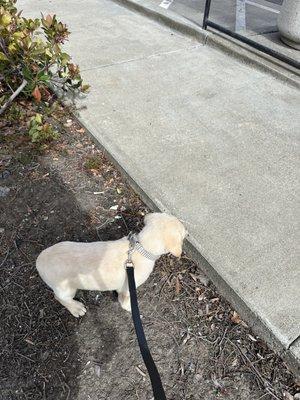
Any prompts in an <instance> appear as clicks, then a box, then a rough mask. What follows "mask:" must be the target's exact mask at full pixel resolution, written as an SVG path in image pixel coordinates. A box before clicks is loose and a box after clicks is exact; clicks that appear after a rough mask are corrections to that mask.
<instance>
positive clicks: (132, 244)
mask: <svg viewBox="0 0 300 400" xmlns="http://www.w3.org/2000/svg"><path fill="white" fill-rule="evenodd" d="M127 239H128V240H129V249H128V251H127V260H126V262H125V267H126V268H133V267H134V265H133V262H132V254H133V253H134V252H135V251H138V252H139V253H140V254H141V255H142V256H144V257H146V258H148V260H151V261H153V262H155V261H156V260H157V259H158V258H159V257H157V256H155V255H154V254H152V253H150V252H149V251H147V250H146V249H144V247H143V246H142V245H141V243H140V242H139V241H138V238H137V235H136V234H135V233H133V232H130V233H129V235H128V237H127Z"/></svg>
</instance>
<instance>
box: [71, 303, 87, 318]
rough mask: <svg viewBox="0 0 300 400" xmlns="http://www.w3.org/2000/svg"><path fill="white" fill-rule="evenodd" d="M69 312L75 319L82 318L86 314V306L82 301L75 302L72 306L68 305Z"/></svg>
mask: <svg viewBox="0 0 300 400" xmlns="http://www.w3.org/2000/svg"><path fill="white" fill-rule="evenodd" d="M68 310H69V311H70V313H71V314H72V315H74V317H76V318H78V317H82V316H83V315H84V314H85V313H86V308H85V306H84V305H83V304H82V303H80V301H76V300H73V301H72V304H70V305H68Z"/></svg>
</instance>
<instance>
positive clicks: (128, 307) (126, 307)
mask: <svg viewBox="0 0 300 400" xmlns="http://www.w3.org/2000/svg"><path fill="white" fill-rule="evenodd" d="M120 304H121V307H122V308H123V310H126V311H128V312H131V304H130V301H123V302H120Z"/></svg>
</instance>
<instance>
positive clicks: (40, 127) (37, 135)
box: [28, 113, 59, 143]
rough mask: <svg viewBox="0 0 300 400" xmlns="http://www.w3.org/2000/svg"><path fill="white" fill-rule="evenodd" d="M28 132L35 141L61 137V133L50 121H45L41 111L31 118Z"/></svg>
mask: <svg viewBox="0 0 300 400" xmlns="http://www.w3.org/2000/svg"><path fill="white" fill-rule="evenodd" d="M28 134H29V136H30V137H31V141H32V142H33V143H45V142H49V141H51V140H53V139H57V138H58V137H59V133H58V132H57V131H56V130H54V129H53V127H52V125H50V124H49V123H48V122H44V120H43V116H42V114H39V113H37V114H36V115H35V116H34V117H32V118H31V119H30V123H29V131H28Z"/></svg>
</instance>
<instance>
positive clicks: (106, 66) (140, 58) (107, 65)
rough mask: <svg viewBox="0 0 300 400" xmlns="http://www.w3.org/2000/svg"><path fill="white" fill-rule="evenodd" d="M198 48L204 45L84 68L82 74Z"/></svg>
mask: <svg viewBox="0 0 300 400" xmlns="http://www.w3.org/2000/svg"><path fill="white" fill-rule="evenodd" d="M200 47H204V44H202V43H201V44H197V45H194V46H189V47H185V48H183V49H177V50H171V51H163V52H158V53H153V54H150V55H146V56H141V57H136V58H131V59H128V60H122V61H116V62H112V63H109V64H101V65H98V66H95V67H91V68H84V69H82V72H84V71H93V70H97V69H102V68H108V67H112V66H114V65H122V64H128V63H131V62H135V61H141V60H148V59H150V58H153V57H157V56H158V57H159V56H164V55H169V54H174V53H180V52H183V51H186V50H194V49H197V48H200Z"/></svg>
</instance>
